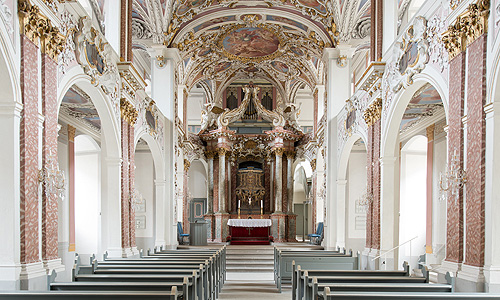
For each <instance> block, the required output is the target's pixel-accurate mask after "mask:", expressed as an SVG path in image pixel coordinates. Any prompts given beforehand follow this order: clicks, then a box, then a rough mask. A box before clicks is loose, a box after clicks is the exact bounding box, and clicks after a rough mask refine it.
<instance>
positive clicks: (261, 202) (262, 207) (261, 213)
mask: <svg viewBox="0 0 500 300" xmlns="http://www.w3.org/2000/svg"><path fill="white" fill-rule="evenodd" d="M263 212H264V201H263V200H260V218H261V219H262V215H263Z"/></svg>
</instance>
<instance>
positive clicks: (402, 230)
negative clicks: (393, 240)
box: [398, 135, 427, 267]
mask: <svg viewBox="0 0 500 300" xmlns="http://www.w3.org/2000/svg"><path fill="white" fill-rule="evenodd" d="M400 172H401V173H400V174H401V176H400V191H399V193H400V196H399V199H400V204H399V241H400V243H405V242H407V241H409V242H408V243H406V244H405V245H403V246H402V247H401V248H400V249H399V263H398V266H401V265H402V264H403V262H404V261H407V262H409V263H410V266H413V267H415V266H417V264H418V257H419V256H420V255H423V254H425V237H426V226H427V224H426V218H425V215H426V209H427V201H426V200H427V199H426V196H427V195H426V194H427V193H426V192H427V138H426V137H425V136H421V135H418V136H415V137H413V138H412V139H410V140H409V141H408V142H407V143H406V144H405V145H404V146H403V148H402V149H401V171H400Z"/></svg>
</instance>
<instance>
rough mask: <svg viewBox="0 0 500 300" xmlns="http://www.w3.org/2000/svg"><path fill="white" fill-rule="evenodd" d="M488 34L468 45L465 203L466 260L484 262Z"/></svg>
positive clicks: (471, 262) (469, 262)
mask: <svg viewBox="0 0 500 300" xmlns="http://www.w3.org/2000/svg"><path fill="white" fill-rule="evenodd" d="M486 37H487V35H486V34H483V35H482V36H480V37H479V38H478V39H477V40H476V41H474V42H473V43H472V44H470V45H469V46H468V47H467V51H468V53H469V56H468V68H467V71H468V74H467V77H468V81H467V185H466V193H467V198H466V199H467V201H466V203H465V206H466V207H465V209H466V212H465V220H466V226H465V228H466V233H465V236H466V237H467V238H466V241H465V260H464V263H465V264H467V265H470V266H476V267H482V266H483V265H484V246H485V231H484V230H485V228H484V216H485V214H484V205H485V202H484V201H485V198H484V196H485V195H484V193H485V190H484V185H485V151H486V121H485V118H486V115H485V112H484V109H483V107H484V105H485V103H486V45H487V44H486V40H487V39H486Z"/></svg>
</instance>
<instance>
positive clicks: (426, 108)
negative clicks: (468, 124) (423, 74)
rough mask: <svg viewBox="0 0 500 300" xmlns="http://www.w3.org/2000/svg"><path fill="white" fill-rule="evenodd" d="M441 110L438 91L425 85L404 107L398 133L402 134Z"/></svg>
mask: <svg viewBox="0 0 500 300" xmlns="http://www.w3.org/2000/svg"><path fill="white" fill-rule="evenodd" d="M443 110H444V108H443V102H442V100H441V96H440V95H439V93H438V91H437V90H436V89H435V88H434V87H433V86H432V85H430V84H426V85H424V86H423V87H422V88H421V89H419V90H418V91H417V92H415V95H414V96H413V98H412V99H411V101H410V103H409V104H408V106H407V107H406V110H405V112H404V114H403V119H402V120H401V124H400V126H399V131H400V132H401V133H403V132H405V131H407V130H409V129H410V128H412V127H414V126H415V125H417V124H418V123H420V122H421V121H423V120H424V119H426V118H428V117H431V116H433V115H435V114H436V113H438V112H442V111H443Z"/></svg>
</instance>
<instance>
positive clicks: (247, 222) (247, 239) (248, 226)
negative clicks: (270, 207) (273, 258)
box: [227, 219, 272, 245]
mask: <svg viewBox="0 0 500 300" xmlns="http://www.w3.org/2000/svg"><path fill="white" fill-rule="evenodd" d="M227 225H228V226H229V234H230V237H229V241H230V242H231V245H269V243H270V241H271V237H270V232H271V225H272V222H271V220H270V219H229V220H228V221H227Z"/></svg>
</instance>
